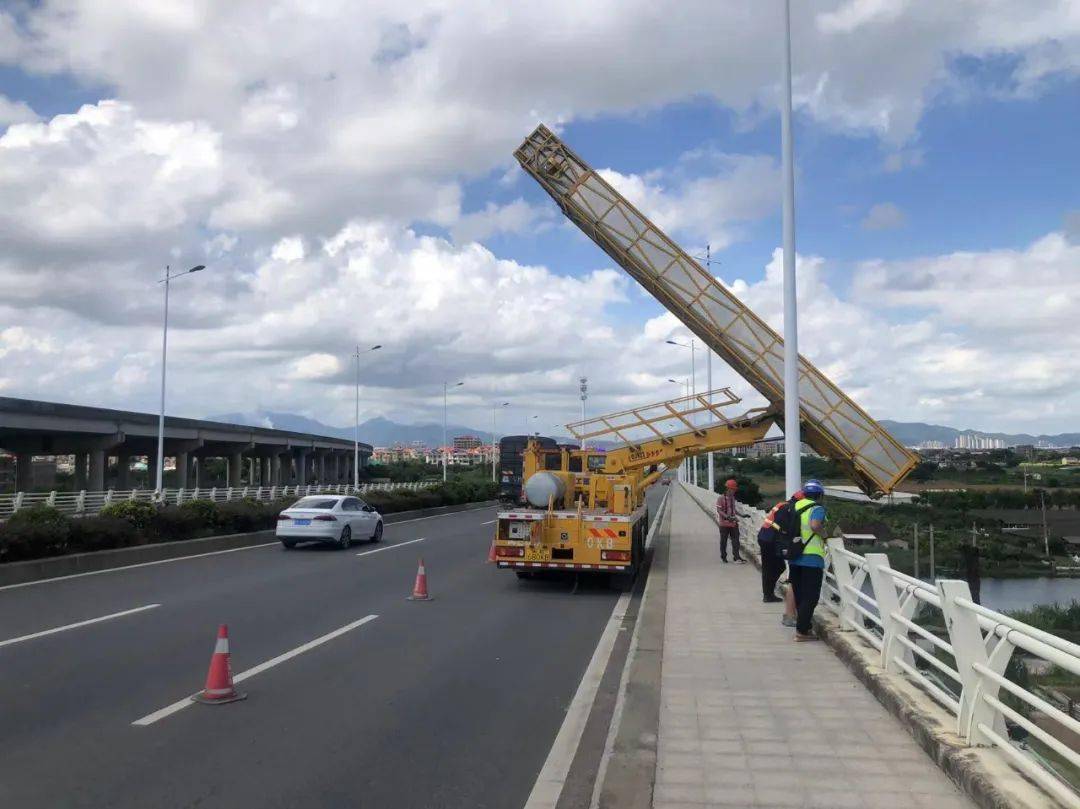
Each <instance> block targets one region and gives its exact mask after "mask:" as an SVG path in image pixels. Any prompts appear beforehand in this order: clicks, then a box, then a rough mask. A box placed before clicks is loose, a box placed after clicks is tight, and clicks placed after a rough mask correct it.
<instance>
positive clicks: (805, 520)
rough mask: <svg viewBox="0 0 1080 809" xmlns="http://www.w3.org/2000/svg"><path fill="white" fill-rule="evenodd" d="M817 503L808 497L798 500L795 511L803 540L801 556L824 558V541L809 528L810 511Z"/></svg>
mask: <svg viewBox="0 0 1080 809" xmlns="http://www.w3.org/2000/svg"><path fill="white" fill-rule="evenodd" d="M817 505H818V503H816V502H814V501H813V500H811V499H810V498H806V499H805V500H800V501H799V502H798V503H796V504H795V513H796V514H798V515H799V535H800V536H801V537H802V541H803V556H820V557H822V558H823V559H824V558H825V542H824V540H823V539H822V538H821V537H820V536H818V535H817V534H815V533H814V531H813V529H811V528H810V513H811V512H812V511H813V510H814V508H815V507H817Z"/></svg>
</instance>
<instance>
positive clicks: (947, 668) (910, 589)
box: [688, 487, 1080, 808]
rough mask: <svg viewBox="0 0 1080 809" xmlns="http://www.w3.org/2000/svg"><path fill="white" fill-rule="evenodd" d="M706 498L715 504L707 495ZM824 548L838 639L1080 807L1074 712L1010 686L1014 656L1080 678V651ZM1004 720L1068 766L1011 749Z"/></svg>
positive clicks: (957, 597) (824, 600) (953, 591)
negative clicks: (850, 639)
mask: <svg viewBox="0 0 1080 809" xmlns="http://www.w3.org/2000/svg"><path fill="white" fill-rule="evenodd" d="M688 488H689V487H688ZM699 491H700V492H703V493H705V494H706V495H707V496H708V497H709V498H710V499H711V497H713V495H711V494H710V493H708V490H707V489H699ZM698 499H699V500H701V498H700V497H699V498H698ZM750 514H751V516H750V517H749V518H748V519H746V520H745V521H744V527H745V529H746V530H745V532H744V536H746V537H749V538H750V541H751V542H752V541H753V538H755V537H756V536H757V532H758V530H759V529H760V528H761V523H762V521H763V519H764V517H765V512H763V511H760V510H759V509H750ZM827 545H828V549H827V553H826V559H825V581H824V582H823V585H822V589H821V599H820V601H819V606H823V607H825V608H827V609H829V610H830V611H832V612H833V613H834V614H835V615H836V617H837V619H838V622H839V625H840V629H841V631H845V632H855V633H857V634H858V635H859V637H860V638H861V639H862V640H863V641H865V642H866V643H867V644H869V645H870V646H871V647H872V648H873V650H874V651H875V652H876V653H877V654H878V655H879V656H880V663H879V665H880V666H881V667H882V668H883V669H885V670H886V671H887V672H890V673H892V674H895V675H898V676H901V677H904V678H907V679H908V680H909V681H910V682H912V683H914V684H915V685H916V686H918V687H919V688H920V689H922V690H923V691H925V692H926V693H927V694H928V695H929V696H930V697H932V698H933V699H934V700H935V701H936V702H938V703H940V704H941V705H942V706H944V708H945V709H946V710H947V711H949V713H951V714H952V715H953V716H955V717H956V732H957V734H959V735H960V736H961V737H962V738H963V739H964V740H965V741H966V742H967V743H968V744H970V745H972V746H975V747H993V748H996V749H998V750H1000V751H1001V753H1002V755H1003V756H1004V757H1005V758H1006V759H1007V760H1008V761H1009V762H1011V763H1012V764H1013V765H1014V766H1015V767H1016V768H1017V769H1018V770H1020V771H1021V772H1022V773H1023V774H1024V775H1026V776H1027V777H1029V778H1030V779H1031V780H1032V781H1035V782H1036V783H1037V784H1039V785H1040V786H1042V787H1043V788H1044V789H1045V790H1046V791H1047V792H1049V793H1050V794H1051V795H1053V796H1054V797H1055V798H1057V799H1058V800H1059V801H1060V802H1061V803H1062V804H1063V805H1065V806H1067V807H1074V808H1080V791H1078V789H1077V786H1078V783H1080V753H1077V751H1076V750H1074V749H1073V748H1072V747H1070V746H1069V745H1068V744H1066V743H1065V742H1064V741H1063V739H1068V738H1069V737H1070V736H1071V737H1072V738H1073V739H1074V740H1075V739H1080V719H1078V717H1077V716H1075V715H1074V714H1075V713H1076V705H1075V704H1071V705H1066V706H1065V710H1062V709H1061V708H1059V707H1057V706H1056V705H1053V704H1051V702H1050V701H1048V700H1047V699H1046V698H1044V696H1040V695H1039V694H1037V693H1034V692H1033V691H1032V690H1030V689H1027V688H1024V687H1023V686H1020V685H1018V684H1017V683H1014V682H1013V681H1011V680H1009V679H1007V678H1006V677H1005V669H1006V667H1007V666H1008V665H1009V662H1010V661H1011V660H1012V658H1013V655H1014V654H1015V653H1016V652H1017V651H1020V652H1021V653H1022V654H1023V655H1025V656H1030V657H1034V658H1037V659H1040V660H1044V661H1046V662H1047V663H1049V664H1051V665H1053V666H1056V667H1058V668H1059V669H1062V670H1064V671H1067V672H1070V673H1071V674H1074V675H1077V676H1080V646H1078V645H1077V644H1075V643H1071V642H1070V641H1067V640H1065V639H1064V638H1059V637H1057V636H1056V635H1051V634H1050V633H1049V632H1044V631H1042V630H1041V629H1037V628H1035V627H1033V626H1029V625H1028V624H1025V623H1022V622H1021V621H1017V620H1015V619H1014V618H1010V617H1009V616H1007V615H1002V614H1001V613H1000V612H995V611H994V610H990V609H987V608H986V607H983V606H980V605H979V604H976V603H975V602H974V601H972V600H971V590H970V588H969V587H968V583H967V582H966V581H959V580H954V579H938V580H937V581H936V582H934V583H930V582H925V581H922V580H921V579H916V578H915V577H913V576H909V575H907V574H906V573H902V572H901V571H899V570H894V569H892V567H891V566H890V564H889V557H888V556H887V555H886V554H884V553H868V554H866V555H865V556H860V555H859V554H857V553H852V552H851V551H849V550H847V549H846V548H845V547H844V540H843V539H842V538H831V539H829V540H828V542H827ZM935 615H940V616H941V619H942V620H941V621H940V623H941V624H943V625H944V630H943V634H942V635H938V634H935V633H933V632H931V631H930V630H929V629H927V628H926V627H925V626H921V625H920V624H919V623H918V622H917V619H919V618H921V617H933V616H935ZM929 623H931V624H933V625H936V624H937V623H938V622H937V621H932V622H929ZM1003 691H1004V692H1005V694H1002V692H1003ZM1003 698H1004V699H1003ZM1006 700H1008V701H1010V702H1012V705H1008V704H1006ZM1021 706H1022V707H1021ZM1017 707H1021V710H1017ZM1022 710H1030V711H1033V712H1036V713H1038V714H1041V716H1042V717H1043V718H1045V719H1046V720H1048V721H1047V724H1051V723H1052V724H1054V725H1056V726H1057V727H1058V728H1060V731H1059V733H1058V735H1054V734H1052V733H1050V732H1048V731H1047V730H1046V728H1045V727H1041V726H1040V725H1039V724H1037V723H1036V722H1034V721H1032V719H1031V718H1030V717H1029V716H1025V715H1024V713H1022ZM1006 720H1007V721H1008V722H1009V723H1011V724H1012V725H1013V727H1014V728H1017V727H1019V728H1022V729H1023V730H1024V731H1026V732H1027V733H1028V734H1029V735H1030V737H1032V738H1034V739H1037V740H1038V741H1039V742H1040V743H1041V744H1043V745H1045V748H1047V749H1048V750H1050V751H1053V753H1054V754H1055V755H1056V756H1057V757H1058V758H1059V759H1060V760H1061V761H1063V762H1065V764H1064V765H1062V764H1061V763H1060V762H1054V761H1050V760H1048V759H1047V758H1046V757H1045V756H1043V755H1040V753H1039V751H1037V750H1035V749H1033V748H1032V747H1031V746H1030V745H1028V744H1026V743H1025V742H1022V741H1013V740H1011V739H1010V738H1009V728H1008V727H1007V725H1006ZM1074 744H1075V741H1074ZM1065 768H1071V769H1072V772H1071V773H1070V775H1071V779H1070V778H1069V777H1066V775H1065V773H1064V772H1062V770H1063V769H1065Z"/></svg>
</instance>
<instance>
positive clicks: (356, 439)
mask: <svg viewBox="0 0 1080 809" xmlns="http://www.w3.org/2000/svg"><path fill="white" fill-rule="evenodd" d="M380 348H382V345H381V344H380V345H377V346H372V347H371V348H369V349H368V350H367V351H365V352H362V353H365V354H367V353H370V352H372V351H378V350H379V349H380ZM360 354H361V351H360V346H359V344H358V345H357V346H356V353H355V354H353V356H354V357H356V413H355V415H356V419H355V421H354V422H353V424H354V425H355V426H354V428H353V467H352V468H353V481H352V485H353V491H358V490H359V489H360Z"/></svg>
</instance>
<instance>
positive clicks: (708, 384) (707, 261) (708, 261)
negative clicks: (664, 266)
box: [695, 244, 720, 492]
mask: <svg viewBox="0 0 1080 809" xmlns="http://www.w3.org/2000/svg"><path fill="white" fill-rule="evenodd" d="M695 258H696V259H697V260H698V261H703V263H704V265H705V271H706V272H707V273H709V275H712V265H713V264H719V263H720V262H719V261H717V260H715V259H714V258H713V257H712V245H709V244H706V245H705V257H704V260H702V257H701V256H695ZM705 389H706V390H707V391H708V392H709V394H708V401H709V404H712V389H713V388H712V349H711V348H709V347H708V346H706V347H705ZM712 417H713V413H712V412H711V411H710V413H709V418H710V420H711V419H712ZM705 457H706V458H708V482H709V491H710V492H711V491H714V490H715V488H716V485H715V484H716V471H715V467H714V465H713V454H712V453H711V452H709V453H707V454H706V456H705Z"/></svg>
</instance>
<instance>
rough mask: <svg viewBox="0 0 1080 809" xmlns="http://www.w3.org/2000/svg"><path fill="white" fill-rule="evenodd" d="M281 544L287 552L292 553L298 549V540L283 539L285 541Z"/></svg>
mask: <svg viewBox="0 0 1080 809" xmlns="http://www.w3.org/2000/svg"><path fill="white" fill-rule="evenodd" d="M281 544H282V545H283V546H284V548H285V550H287V551H291V550H292V549H293V548H295V547H296V540H295V539H283V540H281Z"/></svg>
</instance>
